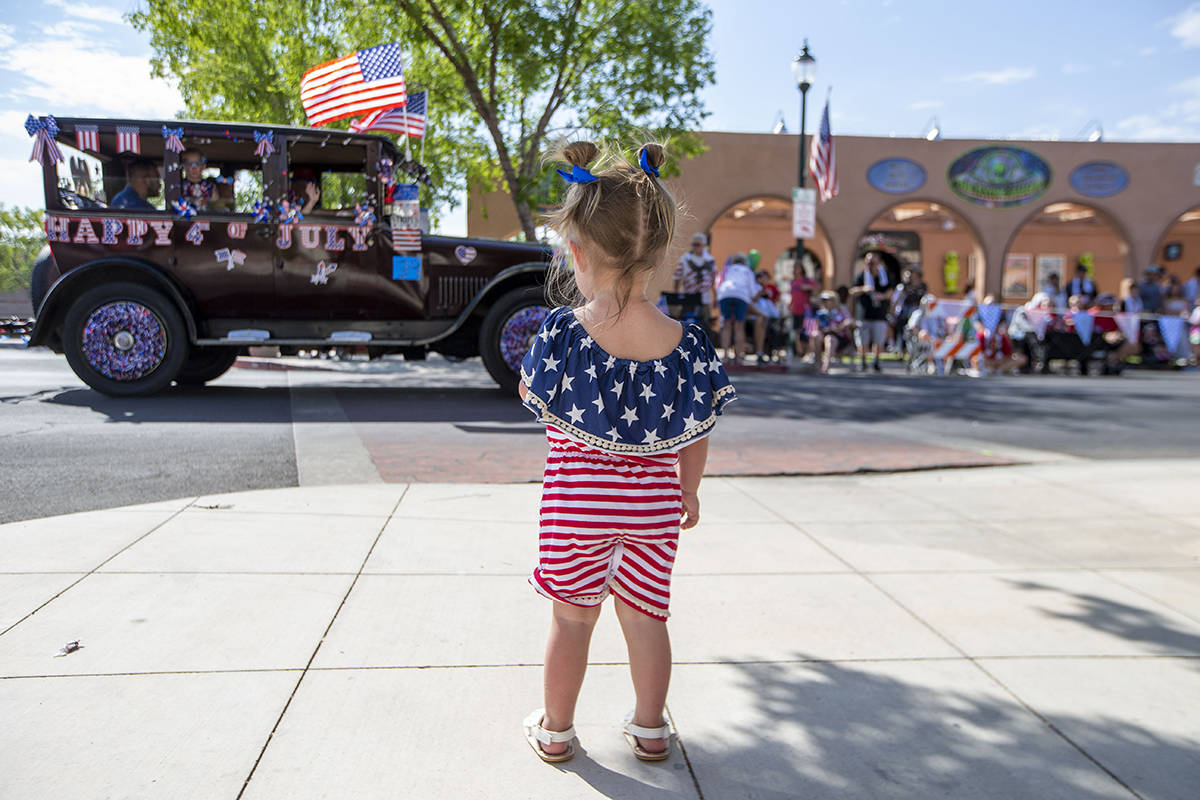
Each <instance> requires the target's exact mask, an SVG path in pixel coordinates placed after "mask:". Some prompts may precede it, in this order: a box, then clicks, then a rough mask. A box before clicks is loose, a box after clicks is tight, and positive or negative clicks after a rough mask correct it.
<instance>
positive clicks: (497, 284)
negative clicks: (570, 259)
mask: <svg viewBox="0 0 1200 800" xmlns="http://www.w3.org/2000/svg"><path fill="white" fill-rule="evenodd" d="M549 268H550V265H549V264H547V263H546V262H544V261H528V262H526V263H524V264H516V265H514V266H511V267H508V268H506V269H503V270H501V271H500V272H498V273H496V275H495V276H493V277H492V279H491V280H490V281H488V282H487V283H486V284H485V285H484V287H483V288H482V289H480V290H479V293H478V294H476V295H475V297H474V298H473V299H472V300H471V302H470V303H468V304H467V307H466V308H464V309H463V310H462V313H460V314H459V315H458V318H457V319H455V320H454V322H453V323H451V324H450V326H449V327H448V328H446V329H445V330H443V331H441V332H440V333H438V334H437V335H436V336H431V337H429V338H426V339H419V340H417V341H414V342H412V344H414V345H424V344H432V343H434V342H437V341H440V340H442V339H445V338H447V337H448V336H451V335H452V334H454V333H455V332H456V331H457V330H458V329H459V328H461V327H462V326H463V325H464V324H466V322H467V320H468V319H470V318H471V316H472V315H473V314H475V313H476V312H477V311H478V309H479V306H480V304H482V303H484V301H485V300H491V299H493V298H495V297H496V296H497V295H499V294H500V293H501V292H502V291H504V285H505V284H508V285H509V286H511V287H514V288H515V287H517V286H522V285H525V286H528V285H530V284H537V283H539V281H536V280H534V281H530V280H528V278H523V277H522V276H534V277H536V276H538V275H542V276H545V274H546V271H547V270H548V269H549Z"/></svg>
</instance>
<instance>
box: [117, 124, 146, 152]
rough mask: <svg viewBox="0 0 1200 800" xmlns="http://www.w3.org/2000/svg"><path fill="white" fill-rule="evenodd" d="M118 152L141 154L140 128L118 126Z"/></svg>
mask: <svg viewBox="0 0 1200 800" xmlns="http://www.w3.org/2000/svg"><path fill="white" fill-rule="evenodd" d="M117 152H118V153H141V152H142V134H141V131H140V130H139V129H138V128H134V127H129V126H125V125H118V126H117Z"/></svg>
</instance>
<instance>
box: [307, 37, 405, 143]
mask: <svg viewBox="0 0 1200 800" xmlns="http://www.w3.org/2000/svg"><path fill="white" fill-rule="evenodd" d="M406 99H407V98H406V94H405V90H404V59H403V58H402V57H401V55H400V45H398V44H396V43H395V42H393V43H391V44H381V45H378V46H377V47H371V48H368V49H366V50H358V51H356V52H354V53H351V54H350V55H348V56H342V57H341V58H335V59H334V60H333V61H327V62H325V63H324V64H321V65H320V66H318V67H313V68H312V69H310V70H309V71H308V72H305V73H304V76H303V77H301V78H300V102H301V103H302V104H303V105H304V113H305V114H307V115H308V124H309V125H324V124H326V123H327V122H333V121H334V120H336V119H343V118H345V117H353V116H357V115H358V114H361V113H363V112H364V111H375V110H376V109H387V108H395V107H397V106H402V105H404V101H405V100H406Z"/></svg>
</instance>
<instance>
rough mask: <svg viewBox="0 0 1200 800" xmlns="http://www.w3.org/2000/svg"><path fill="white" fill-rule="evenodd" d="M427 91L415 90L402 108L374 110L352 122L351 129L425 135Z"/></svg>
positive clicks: (415, 135) (361, 131)
mask: <svg viewBox="0 0 1200 800" xmlns="http://www.w3.org/2000/svg"><path fill="white" fill-rule="evenodd" d="M426 94H427V92H424V91H421V92H413V93H412V94H410V95H409V96H408V102H407V103H405V104H404V105H403V106H401V107H400V108H392V109H388V110H387V111H383V110H380V111H372V112H371V113H370V114H367V115H366V116H365V117H363V118H362V119H359V120H355V121H354V122H351V123H350V130H352V131H354V132H355V133H363V132H365V131H388V132H389V133H406V134H408V135H409V136H414V137H417V138H420V137H422V136H424V135H425V97H426Z"/></svg>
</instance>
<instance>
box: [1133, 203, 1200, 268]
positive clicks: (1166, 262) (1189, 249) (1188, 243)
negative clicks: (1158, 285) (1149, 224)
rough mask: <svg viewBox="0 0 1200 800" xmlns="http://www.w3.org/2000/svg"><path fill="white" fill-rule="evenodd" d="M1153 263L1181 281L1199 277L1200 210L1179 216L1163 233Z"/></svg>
mask: <svg viewBox="0 0 1200 800" xmlns="http://www.w3.org/2000/svg"><path fill="white" fill-rule="evenodd" d="M1153 263H1155V264H1157V265H1159V266H1160V267H1162V268H1163V269H1164V270H1166V272H1167V274H1170V275H1176V276H1178V277H1179V280H1180V281H1187V280H1189V279H1190V278H1192V277H1194V276H1195V275H1196V270H1197V269H1200V206H1193V207H1192V208H1189V209H1188V210H1187V211H1185V212H1183V213H1182V214H1180V215H1179V216H1177V217H1176V218H1175V219H1174V220H1173V221H1172V222H1171V224H1170V225H1168V226H1167V229H1166V230H1165V231H1163V232H1162V235H1161V236H1159V237H1158V242H1157V243H1156V244H1155V246H1154V261H1153ZM1139 266H1142V267H1145V266H1149V265H1148V264H1142V265H1139Z"/></svg>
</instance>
